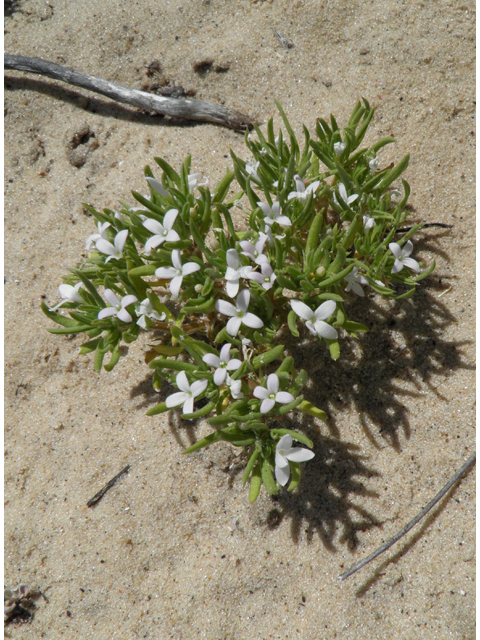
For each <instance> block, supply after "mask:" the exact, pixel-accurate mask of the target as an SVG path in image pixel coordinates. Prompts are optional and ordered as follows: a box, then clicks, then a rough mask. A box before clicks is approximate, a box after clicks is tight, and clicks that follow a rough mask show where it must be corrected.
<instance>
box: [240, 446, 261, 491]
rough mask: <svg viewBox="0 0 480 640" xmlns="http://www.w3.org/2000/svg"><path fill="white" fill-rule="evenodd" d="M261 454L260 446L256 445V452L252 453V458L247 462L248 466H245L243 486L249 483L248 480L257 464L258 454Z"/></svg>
mask: <svg viewBox="0 0 480 640" xmlns="http://www.w3.org/2000/svg"><path fill="white" fill-rule="evenodd" d="M259 455H260V447H259V446H257V447H255V450H254V452H253V453H252V455H251V456H250V459H249V461H248V463H247V466H246V467H245V471H244V472H243V478H242V483H243V486H245V485H246V484H247V480H248V478H249V477H250V474H251V472H252V470H253V467H254V466H255V464H256V462H257V460H258V456H259Z"/></svg>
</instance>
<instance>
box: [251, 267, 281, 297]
mask: <svg viewBox="0 0 480 640" xmlns="http://www.w3.org/2000/svg"><path fill="white" fill-rule="evenodd" d="M260 268H261V269H262V273H259V272H258V271H254V272H253V273H252V274H251V275H250V276H249V277H250V279H251V280H255V282H258V284H261V285H262V287H263V288H264V289H265V291H268V290H269V289H271V288H272V287H273V283H274V282H275V280H276V279H277V276H276V275H275V273H274V271H273V269H272V266H271V264H270V262H268V260H265V261H264V262H261V263H260Z"/></svg>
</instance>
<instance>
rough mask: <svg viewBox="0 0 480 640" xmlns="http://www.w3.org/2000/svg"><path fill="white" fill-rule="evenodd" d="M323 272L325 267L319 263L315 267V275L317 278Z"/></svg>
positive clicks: (323, 273) (321, 276) (320, 276)
mask: <svg viewBox="0 0 480 640" xmlns="http://www.w3.org/2000/svg"><path fill="white" fill-rule="evenodd" d="M325 273H326V271H325V267H322V265H320V266H319V267H317V270H316V271H315V277H316V278H318V279H320V278H323V276H324V275H325Z"/></svg>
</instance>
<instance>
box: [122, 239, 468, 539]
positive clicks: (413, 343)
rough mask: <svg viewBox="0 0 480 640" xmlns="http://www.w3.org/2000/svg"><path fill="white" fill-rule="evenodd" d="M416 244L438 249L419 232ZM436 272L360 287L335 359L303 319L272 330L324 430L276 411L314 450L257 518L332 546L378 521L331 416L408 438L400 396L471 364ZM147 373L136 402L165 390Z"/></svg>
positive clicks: (382, 438) (177, 422)
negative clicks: (398, 289) (291, 484)
mask: <svg viewBox="0 0 480 640" xmlns="http://www.w3.org/2000/svg"><path fill="white" fill-rule="evenodd" d="M428 240H433V239H432V238H431V237H430V238H429V239H428ZM422 248H423V249H424V250H425V249H426V250H431V251H434V252H435V253H437V254H438V253H440V252H439V250H438V247H437V246H431V245H430V244H427V241H426V240H424V242H423V246H422ZM445 279H446V278H444V277H443V276H438V275H437V276H430V277H429V278H427V279H426V280H425V281H424V282H422V283H421V284H420V285H419V287H418V289H417V291H416V292H415V295H414V296H413V297H412V298H409V299H402V300H394V301H387V300H383V299H379V296H376V295H374V294H369V293H368V291H367V288H366V287H365V292H366V297H365V298H360V297H359V298H357V299H356V300H354V301H353V302H352V303H351V304H350V305H349V307H348V309H347V315H348V317H349V318H352V319H354V320H355V321H358V322H361V323H362V324H364V325H366V326H367V327H368V328H369V331H368V332H367V333H364V334H362V335H359V336H358V338H350V337H347V338H345V339H342V340H341V355H340V358H339V359H338V360H337V361H333V360H332V359H331V357H330V354H329V352H328V349H327V348H326V347H325V345H322V344H319V342H318V340H317V339H316V338H313V336H311V335H310V334H309V333H308V331H306V330H305V329H304V328H302V331H301V334H300V337H299V338H294V337H293V336H291V335H290V334H289V333H288V332H285V334H284V335H282V336H281V337H280V340H279V341H280V342H282V343H283V344H285V352H286V354H288V355H291V356H293V357H294V359H295V366H296V368H297V370H300V369H301V368H304V369H306V370H307V372H308V374H309V377H310V380H309V382H308V383H307V387H306V388H305V389H304V392H303V393H304V395H305V398H306V399H307V400H309V401H310V402H312V403H313V404H315V405H316V406H318V407H320V408H321V409H323V410H324V411H325V412H326V413H327V414H328V420H327V422H326V424H325V425H323V424H322V427H323V429H325V428H326V429H328V430H329V432H330V434H329V436H325V435H322V434H321V433H320V429H319V423H318V422H316V421H315V420H314V419H313V418H311V417H310V416H308V415H305V414H303V413H301V412H298V411H297V412H295V414H294V415H293V416H292V417H290V418H289V417H284V418H283V421H282V423H283V426H284V427H286V428H289V429H296V430H298V431H301V432H303V433H305V434H306V435H307V436H308V437H309V438H310V439H311V440H312V441H313V443H314V451H315V458H314V460H313V461H312V462H311V463H310V464H308V465H305V466H304V469H303V472H302V480H301V483H300V486H299V488H298V490H297V491H295V493H294V494H290V493H288V492H287V491H281V492H280V493H279V494H278V495H277V496H273V497H272V501H273V502H274V503H275V504H274V506H273V508H272V510H271V511H270V513H269V514H268V515H267V516H266V518H265V526H267V527H268V528H271V529H272V528H275V527H277V526H278V525H279V524H280V522H281V521H282V520H284V519H285V518H289V519H290V520H291V531H292V538H293V540H294V541H295V542H298V541H299V540H300V539H301V538H302V537H303V535H302V533H305V535H306V539H307V541H308V542H311V541H312V539H313V536H314V534H315V533H317V534H318V535H319V537H320V539H321V540H322V542H323V544H324V545H325V547H326V548H328V549H330V550H331V551H335V546H334V540H338V541H339V542H340V543H341V544H343V543H346V544H347V545H348V547H349V548H350V549H354V548H355V546H356V545H357V544H358V533H359V532H361V531H366V530H368V529H370V528H373V527H380V528H381V527H382V524H383V523H382V521H381V519H380V518H378V517H376V516H374V515H373V514H371V513H369V512H368V511H366V510H365V509H364V508H362V507H361V506H359V505H357V504H355V499H356V498H357V497H358V498H360V497H378V495H377V494H376V493H375V492H373V491H371V490H369V489H368V479H369V478H372V477H378V475H379V474H378V472H377V471H375V470H374V469H373V468H372V467H370V466H369V465H368V464H367V462H366V457H365V456H363V455H362V454H361V452H360V449H359V447H358V446H356V445H353V444H351V443H347V442H343V441H342V440H341V437H342V434H341V430H340V426H339V417H340V416H341V413H342V411H345V410H346V409H350V410H354V411H355V413H356V414H357V415H358V417H359V420H360V424H361V426H362V428H363V430H364V432H365V434H366V436H367V437H368V439H369V440H370V441H371V442H372V443H373V444H374V445H375V446H376V447H378V448H380V447H381V446H385V443H387V444H388V445H389V446H392V447H393V448H394V449H395V450H396V451H399V452H400V451H401V436H402V437H403V438H406V439H408V438H409V435H410V429H411V428H410V422H409V411H408V409H407V408H406V407H405V406H404V404H403V402H402V399H403V398H405V397H408V398H410V399H412V398H415V397H420V396H421V395H424V394H425V392H427V393H433V394H435V395H436V397H437V398H438V400H440V401H442V400H445V398H443V397H442V395H441V394H440V393H439V392H438V391H437V390H436V385H435V378H436V377H438V378H439V380H440V381H443V380H444V379H445V378H446V377H447V376H449V375H450V374H452V373H453V372H455V371H456V370H458V369H472V368H473V366H472V365H471V364H468V363H467V362H465V361H464V358H463V356H462V353H461V351H460V348H461V346H462V343H459V342H449V341H448V340H446V339H445V337H444V335H443V334H444V332H445V330H446V328H447V327H448V326H449V325H451V324H452V323H455V322H456V318H455V317H454V315H453V314H452V313H451V312H450V310H449V309H448V307H447V306H446V304H444V303H443V301H442V299H441V298H439V296H440V295H441V293H442V292H444V291H446V290H447V288H448V283H445V282H442V281H443V280H445ZM149 380H150V378H149V379H148V380H145V381H144V382H143V383H141V385H139V386H138V387H137V388H136V389H134V390H133V391H132V397H138V396H140V395H142V396H144V399H145V400H144V402H142V406H144V407H146V406H148V407H150V406H152V405H153V404H157V403H158V402H160V401H162V400H164V399H165V397H166V396H167V395H169V394H170V393H172V392H173V391H174V389H173V387H169V388H168V389H164V388H162V392H161V393H160V394H158V393H154V392H153V390H151V386H150V389H148V386H149V384H150V383H149ZM166 386H168V385H166ZM169 425H170V429H171V431H172V433H173V434H174V436H175V438H176V440H177V441H178V442H179V444H180V445H181V446H182V447H184V446H185V443H184V441H183V440H184V439H186V440H188V441H189V444H193V443H194V442H196V440H197V438H196V436H195V426H196V425H195V421H183V420H181V419H180V418H179V416H175V417H174V416H173V415H172V417H171V419H170V420H169ZM185 429H186V431H185ZM187 446H189V445H187ZM242 472H243V468H242V467H241V465H238V466H233V467H232V469H231V471H229V472H228V473H229V474H230V476H231V478H230V486H233V482H234V480H235V479H236V481H237V482H238V481H239V480H240V478H237V476H240V475H241V473H242ZM339 529H340V531H339Z"/></svg>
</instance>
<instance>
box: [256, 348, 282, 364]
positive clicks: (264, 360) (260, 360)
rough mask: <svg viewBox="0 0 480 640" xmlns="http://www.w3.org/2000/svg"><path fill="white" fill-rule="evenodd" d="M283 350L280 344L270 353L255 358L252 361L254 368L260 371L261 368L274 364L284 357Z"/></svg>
mask: <svg viewBox="0 0 480 640" xmlns="http://www.w3.org/2000/svg"><path fill="white" fill-rule="evenodd" d="M283 349H284V346H283V344H279V345H277V346H276V347H273V349H270V351H265V352H264V353H261V354H260V355H258V356H255V357H254V358H252V361H251V362H252V366H253V368H254V369H259V368H260V367H264V366H265V365H267V364H270V362H273V361H274V360H276V359H277V358H281V357H282V355H283Z"/></svg>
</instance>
